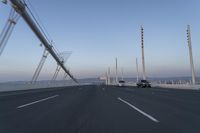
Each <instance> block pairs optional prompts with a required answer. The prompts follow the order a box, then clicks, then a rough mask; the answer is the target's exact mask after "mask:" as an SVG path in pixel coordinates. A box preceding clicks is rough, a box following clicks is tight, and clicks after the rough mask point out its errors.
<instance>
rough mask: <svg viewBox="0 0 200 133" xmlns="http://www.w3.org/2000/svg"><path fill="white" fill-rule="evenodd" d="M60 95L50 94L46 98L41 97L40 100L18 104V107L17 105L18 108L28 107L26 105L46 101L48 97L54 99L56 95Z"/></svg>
mask: <svg viewBox="0 0 200 133" xmlns="http://www.w3.org/2000/svg"><path fill="white" fill-rule="evenodd" d="M58 96H59V95H54V96H50V97H47V98H44V99H40V100H37V101H34V102H31V103H27V104H24V105H21V106H18V107H16V108H17V109H19V108H23V107H26V106H29V105H32V104H35V103H39V102H42V101H46V100H48V99H52V98H55V97H58Z"/></svg>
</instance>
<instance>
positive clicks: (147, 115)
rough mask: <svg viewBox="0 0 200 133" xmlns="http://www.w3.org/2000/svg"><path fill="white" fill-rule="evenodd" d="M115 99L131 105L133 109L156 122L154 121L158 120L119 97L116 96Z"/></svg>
mask: <svg viewBox="0 0 200 133" xmlns="http://www.w3.org/2000/svg"><path fill="white" fill-rule="evenodd" d="M117 99H118V100H120V101H121V102H123V103H125V104H127V105H129V106H130V107H132V108H133V109H135V110H136V111H138V112H139V113H141V114H143V115H144V116H146V117H147V118H149V119H150V120H152V121H154V122H156V123H158V122H159V121H158V120H156V119H155V118H153V117H152V116H151V115H149V114H147V113H145V112H144V111H142V110H140V109H139V108H137V107H135V106H134V105H132V104H130V103H128V102H127V101H125V100H123V99H121V98H120V97H118V98H117Z"/></svg>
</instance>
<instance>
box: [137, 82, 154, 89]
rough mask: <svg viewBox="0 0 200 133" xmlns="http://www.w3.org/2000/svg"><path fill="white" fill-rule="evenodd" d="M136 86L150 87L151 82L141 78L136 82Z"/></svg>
mask: <svg viewBox="0 0 200 133" xmlns="http://www.w3.org/2000/svg"><path fill="white" fill-rule="evenodd" d="M137 87H142V88H145V87H149V88H151V83H150V82H148V81H147V80H141V81H140V82H138V83H137Z"/></svg>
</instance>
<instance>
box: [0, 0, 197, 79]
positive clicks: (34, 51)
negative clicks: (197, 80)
mask: <svg viewBox="0 0 200 133" xmlns="http://www.w3.org/2000/svg"><path fill="white" fill-rule="evenodd" d="M29 1H31V3H32V5H33V6H34V8H35V10H36V11H37V14H39V16H40V18H41V20H42V22H43V24H44V25H45V27H46V29H47V30H48V32H49V34H50V36H51V37H52V39H53V40H54V42H55V45H56V47H57V49H58V50H59V51H61V52H62V51H72V52H73V53H72V55H71V56H70V58H69V60H68V62H67V64H66V65H67V66H68V68H69V69H70V71H71V72H72V73H73V74H74V76H75V77H77V78H86V77H99V76H100V75H102V74H103V73H105V71H106V69H107V68H108V67H111V69H112V73H113V74H114V65H115V64H114V63H115V62H114V59H115V57H118V62H119V64H118V65H119V68H120V69H121V67H123V69H124V76H127V77H135V76H136V65H135V58H136V57H137V58H138V61H139V69H140V72H141V49H140V25H141V24H142V25H143V26H144V41H145V59H146V71H147V75H148V76H149V77H171V76H176V77H177V76H190V66H189V56H188V46H187V40H186V27H187V24H190V25H191V30H192V47H193V56H194V64H195V70H196V75H197V76H200V60H199V59H200V52H199V50H200V36H199V35H200V14H199V9H200V1H199V0H59V1H55V0H42V1H41V0H29ZM9 10H10V6H9V5H4V4H2V3H0V32H1V31H2V29H3V27H4V25H5V22H6V19H7V17H8V14H9ZM39 44H40V42H39V40H38V39H37V38H36V36H35V35H34V34H33V33H32V31H31V30H30V29H29V27H28V26H27V24H26V23H25V22H24V20H23V19H22V18H20V20H19V21H18V23H17V25H16V27H15V29H14V32H13V33H12V35H11V37H10V39H9V41H8V43H7V46H6V48H5V50H4V52H3V54H2V55H1V57H0V81H7V80H30V79H31V77H32V75H33V73H34V70H35V68H36V67H37V65H38V63H39V60H40V58H41V55H42V52H43V49H44V48H43V47H40V46H39ZM55 68H56V63H55V61H53V59H52V57H51V56H49V57H48V59H47V62H45V66H44V68H43V70H42V73H41V75H40V79H50V78H51V77H52V76H53V73H54V71H55ZM61 76H62V74H61Z"/></svg>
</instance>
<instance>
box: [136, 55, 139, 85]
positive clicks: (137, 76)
mask: <svg viewBox="0 0 200 133" xmlns="http://www.w3.org/2000/svg"><path fill="white" fill-rule="evenodd" d="M136 70H137V82H138V81H139V71H138V61H137V58H136Z"/></svg>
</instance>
